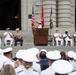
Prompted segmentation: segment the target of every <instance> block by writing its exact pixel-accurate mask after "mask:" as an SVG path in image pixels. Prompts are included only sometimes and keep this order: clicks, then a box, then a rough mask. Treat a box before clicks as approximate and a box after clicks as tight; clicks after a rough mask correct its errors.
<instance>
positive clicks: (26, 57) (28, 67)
mask: <svg viewBox="0 0 76 75" xmlns="http://www.w3.org/2000/svg"><path fill="white" fill-rule="evenodd" d="M21 58H22V60H23V63H24V68H23V69H22V71H21V72H19V73H17V75H39V73H38V72H36V71H35V70H33V69H32V64H33V62H35V61H37V58H36V56H35V55H33V54H32V53H31V54H30V53H28V50H26V51H25V52H24V54H23V55H22V56H21Z"/></svg>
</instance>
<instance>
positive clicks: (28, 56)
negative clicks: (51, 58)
mask: <svg viewBox="0 0 76 75" xmlns="http://www.w3.org/2000/svg"><path fill="white" fill-rule="evenodd" d="M22 60H24V61H26V62H37V61H38V59H37V57H36V55H34V54H33V53H31V52H29V51H28V50H26V52H25V54H23V55H22Z"/></svg>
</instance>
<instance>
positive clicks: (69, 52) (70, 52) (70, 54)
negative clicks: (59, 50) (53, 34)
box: [67, 51, 75, 58]
mask: <svg viewBox="0 0 76 75" xmlns="http://www.w3.org/2000/svg"><path fill="white" fill-rule="evenodd" d="M74 54H75V52H74V51H68V53H67V55H68V56H69V57H70V58H73V55H74Z"/></svg>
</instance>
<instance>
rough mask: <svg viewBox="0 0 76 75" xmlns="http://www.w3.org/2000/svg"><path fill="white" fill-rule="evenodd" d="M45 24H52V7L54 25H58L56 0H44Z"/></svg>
mask: <svg viewBox="0 0 76 75" xmlns="http://www.w3.org/2000/svg"><path fill="white" fill-rule="evenodd" d="M42 4H43V7H44V20H45V26H49V25H50V12H51V7H52V20H53V26H55V25H56V0H43V3H42Z"/></svg>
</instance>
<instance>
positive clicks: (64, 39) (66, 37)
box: [53, 28, 76, 46]
mask: <svg viewBox="0 0 76 75" xmlns="http://www.w3.org/2000/svg"><path fill="white" fill-rule="evenodd" d="M53 37H54V45H56V46H59V42H60V45H65V46H67V45H68V43H70V45H71V46H73V39H72V38H74V45H75V43H76V34H75V35H74V36H73V37H72V36H71V35H70V34H68V31H65V34H63V36H62V35H61V33H59V29H58V28H57V29H56V33H54V35H53Z"/></svg>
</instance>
